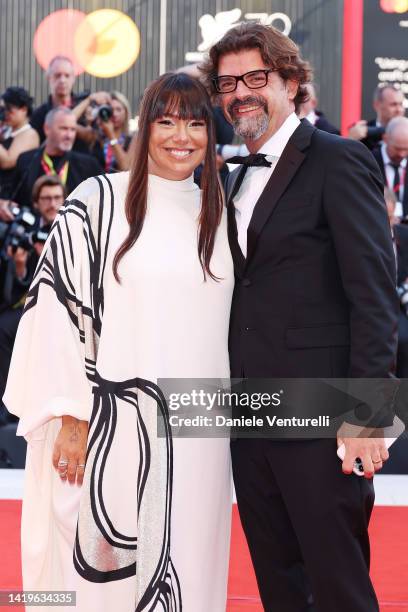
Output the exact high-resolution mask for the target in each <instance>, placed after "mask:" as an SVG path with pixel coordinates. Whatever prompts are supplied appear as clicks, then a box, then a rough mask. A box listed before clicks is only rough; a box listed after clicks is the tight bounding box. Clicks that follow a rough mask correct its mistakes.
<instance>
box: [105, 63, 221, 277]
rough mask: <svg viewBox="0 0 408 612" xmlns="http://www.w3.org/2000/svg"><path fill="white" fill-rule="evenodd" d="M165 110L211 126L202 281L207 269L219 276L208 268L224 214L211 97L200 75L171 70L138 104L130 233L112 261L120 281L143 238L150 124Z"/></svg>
mask: <svg viewBox="0 0 408 612" xmlns="http://www.w3.org/2000/svg"><path fill="white" fill-rule="evenodd" d="M166 114H169V115H172V114H177V115H178V117H179V118H180V119H187V120H190V119H194V120H197V121H205V123H206V126H207V133H208V144H207V150H206V154H205V158H204V166H203V171H202V174H201V189H202V196H201V210H200V215H199V219H198V256H199V259H200V263H201V267H202V269H203V274H204V279H205V278H206V273H208V274H209V276H210V277H211V278H213V279H214V280H217V278H216V277H215V276H214V275H213V274H212V272H211V270H210V261H211V256H212V253H213V250H214V242H215V235H216V232H217V227H218V225H219V223H220V219H221V214H222V206H223V195H222V190H221V186H220V182H219V179H218V173H217V170H216V163H215V158H216V150H215V147H216V141H215V128H214V119H213V111H212V106H211V101H210V98H209V96H208V94H207V91H206V89H205V87H204V86H203V85H202V84H201V83H200V82H199V81H198V80H197V79H195V78H193V77H191V76H189V75H187V74H184V73H167V74H163V75H162V76H161V77H159V78H158V79H157V80H156V81H154V82H153V83H152V84H151V85H150V86H149V87H148V88H147V89H146V91H145V93H144V96H143V100H142V103H141V107H140V115H139V132H138V135H137V141H136V146H135V155H134V159H133V164H132V168H131V171H130V178H129V187H128V192H127V196H126V202H125V212H126V218H127V221H128V223H129V234H128V236H127V238H126V240H125V241H124V242H123V244H122V245H121V246H120V248H119V249H118V251H117V253H116V254H115V257H114V260H113V274H114V276H115V278H116V280H117V281H118V283H120V276H119V274H118V265H119V262H120V260H121V259H122V257H123V256H124V255H125V253H127V251H128V250H129V249H131V248H132V247H133V245H134V244H135V242H136V240H137V239H138V237H139V236H140V232H141V231H142V228H143V222H144V219H145V216H146V207H147V185H148V151H149V139H150V126H151V124H152V123H153V122H154V121H156V119H159V118H160V117H163V116H165V115H166ZM175 231H177V228H176V229H175Z"/></svg>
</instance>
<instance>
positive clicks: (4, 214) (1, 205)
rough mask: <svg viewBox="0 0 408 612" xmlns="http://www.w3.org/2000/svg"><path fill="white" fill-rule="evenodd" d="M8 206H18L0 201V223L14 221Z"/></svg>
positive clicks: (6, 201) (7, 201)
mask: <svg viewBox="0 0 408 612" xmlns="http://www.w3.org/2000/svg"><path fill="white" fill-rule="evenodd" d="M10 205H14V206H18V204H15V203H14V202H11V201H10V200H0V221H5V222H6V223H9V222H10V221H14V215H13V213H12V212H11V210H10Z"/></svg>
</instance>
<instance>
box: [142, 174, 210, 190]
mask: <svg viewBox="0 0 408 612" xmlns="http://www.w3.org/2000/svg"><path fill="white" fill-rule="evenodd" d="M149 185H151V186H152V185H153V186H154V185H157V186H160V187H164V188H165V189H167V190H170V191H195V190H196V189H198V185H196V184H195V183H194V174H191V176H188V177H187V178H186V179H183V180H180V181H172V180H170V179H166V178H163V177H161V176H157V174H149Z"/></svg>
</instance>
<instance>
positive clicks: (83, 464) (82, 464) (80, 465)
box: [77, 463, 85, 468]
mask: <svg viewBox="0 0 408 612" xmlns="http://www.w3.org/2000/svg"><path fill="white" fill-rule="evenodd" d="M77 467H79V468H84V467H85V463H78V465H77Z"/></svg>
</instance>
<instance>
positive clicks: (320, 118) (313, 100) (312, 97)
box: [298, 83, 340, 135]
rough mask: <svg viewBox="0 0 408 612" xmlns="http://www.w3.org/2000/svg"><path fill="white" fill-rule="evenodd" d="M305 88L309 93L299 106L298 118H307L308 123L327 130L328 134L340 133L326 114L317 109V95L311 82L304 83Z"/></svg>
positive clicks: (324, 130)
mask: <svg viewBox="0 0 408 612" xmlns="http://www.w3.org/2000/svg"><path fill="white" fill-rule="evenodd" d="M305 88H306V90H307V93H308V94H309V97H308V99H307V100H306V101H305V102H303V104H301V105H300V107H299V112H298V117H299V119H304V118H305V119H307V120H308V121H309V123H311V124H312V125H314V126H315V127H317V129H318V130H323V132H329V134H338V135H339V134H340V131H339V130H338V129H337V128H336V127H335V126H334V125H332V124H331V123H330V122H329V120H328V119H327V117H326V115H325V114H324V113H323V112H322V111H320V110H318V109H317V104H318V100H317V96H316V90H315V87H314V85H313V83H306V85H305Z"/></svg>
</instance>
